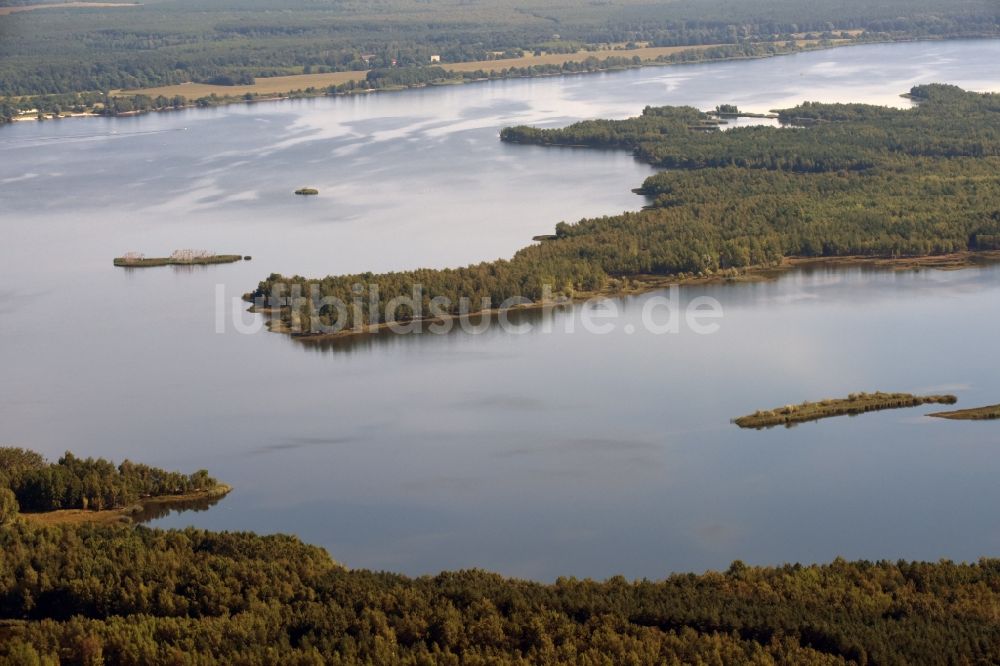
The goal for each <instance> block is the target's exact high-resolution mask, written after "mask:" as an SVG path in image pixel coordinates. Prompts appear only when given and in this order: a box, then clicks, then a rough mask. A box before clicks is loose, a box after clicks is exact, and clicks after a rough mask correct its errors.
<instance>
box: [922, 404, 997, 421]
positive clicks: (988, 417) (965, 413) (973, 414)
mask: <svg viewBox="0 0 1000 666" xmlns="http://www.w3.org/2000/svg"><path fill="white" fill-rule="evenodd" d="M927 416H933V417H935V418H938V419H951V420H952V421H994V420H997V419H1000V405H990V406H989V407H974V408H972V409H959V410H957V411H954V412H936V413H934V414H928V415H927Z"/></svg>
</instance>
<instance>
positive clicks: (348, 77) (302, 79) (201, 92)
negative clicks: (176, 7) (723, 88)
mask: <svg viewBox="0 0 1000 666" xmlns="http://www.w3.org/2000/svg"><path fill="white" fill-rule="evenodd" d="M714 46H717V45H715V44H708V45H701V46H663V47H645V48H639V49H600V50H597V51H577V52H576V53H546V54H543V55H537V56H536V55H525V56H523V57H521V58H506V59H503V60H475V61H472V62H457V63H442V64H441V65H440V66H441V67H442V68H443V69H445V70H447V71H449V72H476V71H479V70H483V71H484V72H491V71H500V70H503V69H508V68H510V67H531V66H537V65H562V64H565V63H567V62H582V61H584V60H586V59H587V58H590V57H595V58H599V59H603V58H607V57H609V56H620V57H623V58H632V57H634V56H639V57H640V58H642V59H643V60H655V59H656V58H658V57H660V56H662V55H670V54H671V53H677V52H679V51H701V50H704V49H709V48H713V47H714ZM366 76H368V71H367V70H365V71H358V72H329V73H326V74H293V75H290V76H270V77H267V78H259V79H257V81H256V82H255V83H253V84H252V85H242V86H214V85H209V84H207V83H181V84H178V85H175V86H160V87H159V88H140V89H137V90H115V91H114V92H113V94H116V95H118V94H122V95H149V96H150V97H156V96H157V95H163V96H164V97H173V96H174V95H183V96H184V97H186V98H187V99H197V98H199V97H207V96H209V95H212V94H215V95H218V96H219V97H233V96H238V95H245V94H247V93H251V94H256V95H281V94H285V93H289V92H292V91H293V90H305V89H306V88H327V87H329V86H335V85H340V84H343V83H347V82H349V81H363V80H365V77H366Z"/></svg>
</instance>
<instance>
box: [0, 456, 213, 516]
mask: <svg viewBox="0 0 1000 666" xmlns="http://www.w3.org/2000/svg"><path fill="white" fill-rule="evenodd" d="M217 484H218V482H217V481H216V480H215V479H213V478H212V477H210V476H209V475H208V472H206V471H205V470H199V471H197V472H195V473H194V474H190V475H187V474H180V473H177V472H168V471H166V470H162V469H157V468H155V467H150V466H148V465H141V464H137V463H133V462H130V461H128V460H126V461H124V462H122V463H121V464H120V465H118V466H117V467H116V466H115V465H114V464H113V463H111V462H109V461H107V460H104V459H103V458H97V459H94V458H86V459H83V458H77V457H76V456H74V455H73V454H72V453H70V452H68V451H67V452H66V454H65V455H63V456H62V457H61V458H60V459H59V461H58V462H56V463H54V464H53V463H49V462H48V461H46V460H45V459H44V458H43V457H42V456H40V455H39V454H37V453H35V452H33V451H26V450H24V449H17V448H0V489H7V490H9V491H10V492H11V493H12V494H13V498H14V499H16V501H17V508H19V509H20V510H21V511H55V510H58V509H91V510H105V509H119V508H122V507H126V506H129V505H132V504H134V503H136V502H138V501H139V500H141V499H146V498H150V497H161V496H164V495H181V494H185V493H190V492H194V491H202V490H210V489H212V488H214V487H215V486H216V485H217Z"/></svg>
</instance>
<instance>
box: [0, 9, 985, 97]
mask: <svg viewBox="0 0 1000 666" xmlns="http://www.w3.org/2000/svg"><path fill="white" fill-rule="evenodd" d="M2 4H8V5H10V4H14V3H13V2H11V0H3V3H0V5H2ZM840 31H853V33H854V34H856V35H858V38H859V39H861V40H884V39H895V38H921V37H926V38H942V37H959V36H996V35H997V34H1000V8H998V7H997V4H996V3H995V2H993V1H992V0H949V1H945V0H886V1H884V2H880V3H870V2H863V1H862V0H837V1H836V2H833V1H831V0H809V1H807V2H802V1H800V0H757V1H755V2H740V3H730V2H726V1H725V0H683V1H679V2H670V3H663V2H658V1H656V0H609V1H607V2H589V1H588V0H559V1H558V2H549V1H548V0H501V1H500V2H496V1H490V2H486V0H471V1H470V0H435V1H434V2H427V1H426V0H388V1H386V2H380V3H368V2H361V1H360V0H338V1H337V2H332V1H330V0H319V1H315V0H282V1H281V2H279V3H275V2H261V0H222V1H220V2H213V3H210V4H205V3H202V2H194V1H193V0H159V1H154V2H143V3H135V4H131V3H128V4H123V5H122V6H121V7H116V8H98V7H94V8H66V7H58V6H56V7H52V8H46V9H43V10H36V11H22V12H14V13H7V14H4V13H3V12H0V97H4V96H11V97H14V96H25V95H46V94H65V93H74V92H85V91H92V92H104V91H109V90H115V89H134V88H140V87H150V86H158V85H166V84H176V83H183V82H187V81H196V82H206V83H217V84H223V85H225V84H229V83H241V82H244V83H245V82H252V81H253V80H254V79H255V78H256V77H267V76H275V75H282V74H301V73H313V72H315V73H320V72H330V71H351V70H356V71H363V70H368V69H370V68H387V67H391V66H400V67H405V66H418V65H427V64H429V63H430V62H431V56H439V57H440V61H441V62H444V63H448V62H465V61H475V60H488V59H493V58H504V57H511V56H515V55H518V54H520V53H522V52H524V51H527V52H539V51H546V52H567V51H575V50H577V49H578V48H580V47H581V46H594V45H601V44H604V45H607V44H615V45H623V46H627V45H635V44H638V43H641V44H649V45H653V46H685V45H700V44H721V45H742V44H747V43H751V42H769V41H773V42H786V41H788V40H790V39H794V38H795V37H812V38H824V37H827V38H829V37H833V36H834V34H835V33H837V34H839V32H840Z"/></svg>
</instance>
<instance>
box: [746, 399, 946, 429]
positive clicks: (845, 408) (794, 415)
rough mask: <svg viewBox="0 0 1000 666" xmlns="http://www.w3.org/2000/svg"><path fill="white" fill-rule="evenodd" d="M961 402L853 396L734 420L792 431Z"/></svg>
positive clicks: (749, 425)
mask: <svg viewBox="0 0 1000 666" xmlns="http://www.w3.org/2000/svg"><path fill="white" fill-rule="evenodd" d="M956 402H958V398H956V397H955V396H953V395H930V396H917V395H911V394H909V393H882V392H881V391H878V392H875V393H852V394H851V395H849V396H848V397H847V398H840V399H836V400H821V401H819V402H803V403H802V404H801V405H785V406H784V407H778V408H776V409H769V410H764V411H758V412H754V413H753V414H750V415H748V416H741V417H740V418H737V419H733V423H735V424H736V425H738V426H739V427H741V428H755V429H757V430H761V429H763V428H773V427H775V426H780V425H783V426H787V427H791V426H793V425H795V424H797V423H805V422H807V421H818V420H820V419H826V418H830V417H833V416H854V415H857V414H865V413H867V412H877V411H881V410H883V409H901V408H904V407H919V406H920V405H927V404H940V405H954V404H955V403H956Z"/></svg>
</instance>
